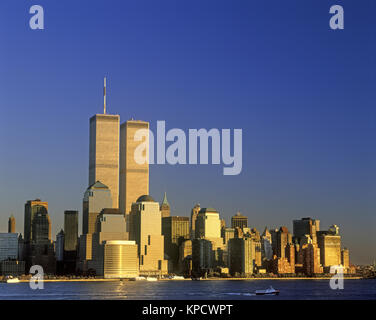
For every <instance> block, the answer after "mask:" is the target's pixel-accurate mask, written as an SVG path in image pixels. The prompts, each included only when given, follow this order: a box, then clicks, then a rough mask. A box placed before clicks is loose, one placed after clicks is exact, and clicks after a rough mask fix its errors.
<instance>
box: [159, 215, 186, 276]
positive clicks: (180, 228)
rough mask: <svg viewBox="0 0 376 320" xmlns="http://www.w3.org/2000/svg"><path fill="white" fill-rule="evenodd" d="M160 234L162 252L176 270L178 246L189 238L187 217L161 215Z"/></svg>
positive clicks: (173, 269)
mask: <svg viewBox="0 0 376 320" xmlns="http://www.w3.org/2000/svg"><path fill="white" fill-rule="evenodd" d="M162 235H163V236H164V253H165V256H166V255H167V257H168V259H169V261H171V263H172V270H169V271H176V270H178V262H179V246H180V245H181V244H182V243H183V242H184V241H185V240H188V239H189V218H188V217H177V216H170V217H162Z"/></svg>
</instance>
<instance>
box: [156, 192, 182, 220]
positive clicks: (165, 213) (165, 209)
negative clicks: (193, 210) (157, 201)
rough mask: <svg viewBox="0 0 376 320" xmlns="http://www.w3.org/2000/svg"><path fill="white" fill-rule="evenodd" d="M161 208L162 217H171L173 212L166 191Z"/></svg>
mask: <svg viewBox="0 0 376 320" xmlns="http://www.w3.org/2000/svg"><path fill="white" fill-rule="evenodd" d="M160 209H161V215H162V219H163V218H165V217H169V216H170V214H171V208H170V204H169V203H168V201H167V194H166V192H165V193H164V196H163V201H162V204H161V207H160ZM188 221H189V219H188Z"/></svg>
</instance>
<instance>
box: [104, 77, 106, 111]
mask: <svg viewBox="0 0 376 320" xmlns="http://www.w3.org/2000/svg"><path fill="white" fill-rule="evenodd" d="M103 114H106V77H104V87H103Z"/></svg>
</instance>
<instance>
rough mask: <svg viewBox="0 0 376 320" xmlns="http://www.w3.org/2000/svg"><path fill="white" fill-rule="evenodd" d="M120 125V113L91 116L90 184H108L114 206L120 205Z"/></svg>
mask: <svg viewBox="0 0 376 320" xmlns="http://www.w3.org/2000/svg"><path fill="white" fill-rule="evenodd" d="M119 125H120V116H119V115H110V114H96V115H95V116H93V117H91V118H90V148H89V185H93V184H94V183H95V182H96V181H101V182H102V183H103V184H105V185H106V186H108V188H109V189H110V191H111V195H112V208H118V207H119Z"/></svg>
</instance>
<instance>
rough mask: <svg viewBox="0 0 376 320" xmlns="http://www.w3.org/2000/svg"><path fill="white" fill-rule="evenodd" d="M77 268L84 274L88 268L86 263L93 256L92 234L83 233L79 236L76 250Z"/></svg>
mask: <svg viewBox="0 0 376 320" xmlns="http://www.w3.org/2000/svg"><path fill="white" fill-rule="evenodd" d="M78 256H79V259H78V263H77V270H78V271H79V272H82V273H84V274H86V273H87V272H88V270H89V266H88V263H89V261H90V260H92V257H93V234H92V233H91V234H83V235H81V236H80V241H79V250H78Z"/></svg>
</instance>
